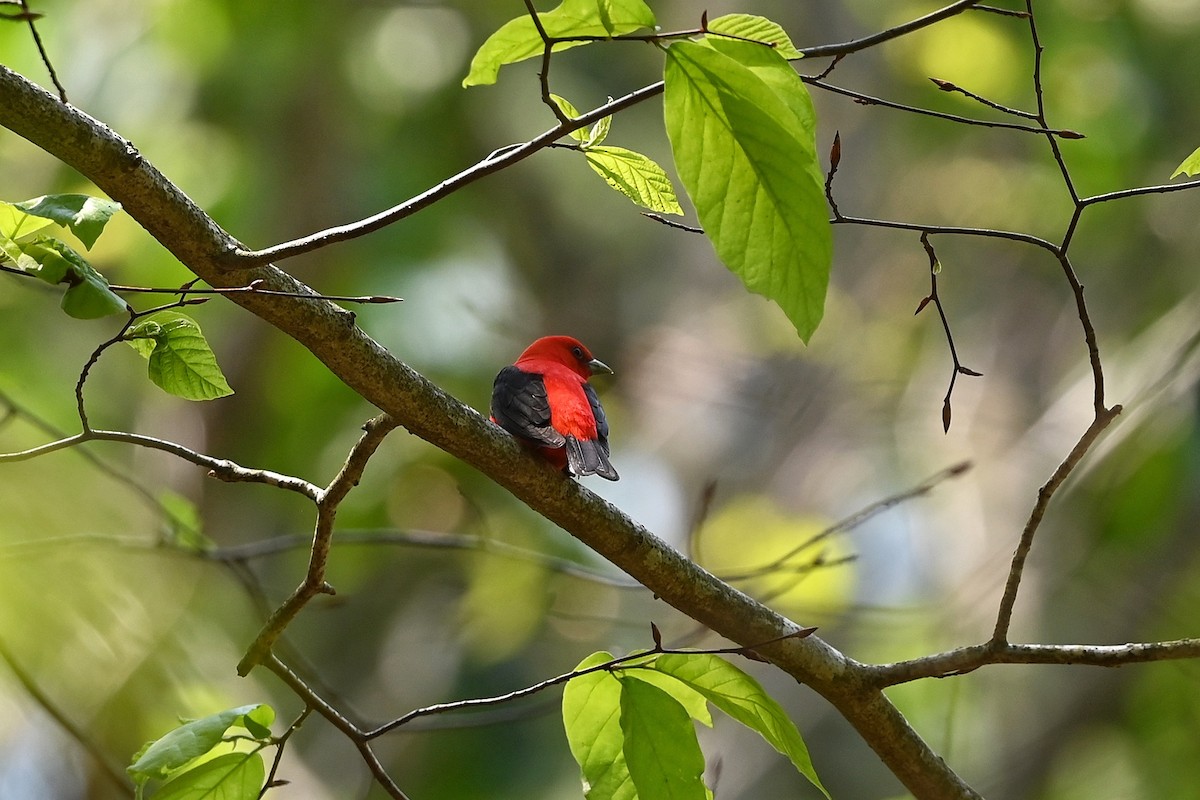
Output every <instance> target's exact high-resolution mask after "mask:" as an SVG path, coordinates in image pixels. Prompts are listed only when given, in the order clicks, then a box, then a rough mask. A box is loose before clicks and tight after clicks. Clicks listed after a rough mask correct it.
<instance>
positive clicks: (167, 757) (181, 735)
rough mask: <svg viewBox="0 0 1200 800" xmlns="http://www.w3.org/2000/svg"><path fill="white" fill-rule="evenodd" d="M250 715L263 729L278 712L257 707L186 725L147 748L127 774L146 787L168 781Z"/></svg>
mask: <svg viewBox="0 0 1200 800" xmlns="http://www.w3.org/2000/svg"><path fill="white" fill-rule="evenodd" d="M248 715H253V717H254V719H255V721H256V722H258V723H259V724H260V725H261V724H262V722H263V720H273V719H274V716H275V712H274V710H273V709H271V707H270V706H268V705H266V704H263V703H256V704H254V705H248V706H238V707H237V708H230V709H226V710H225V711H219V712H217V713H216V714H210V715H209V716H207V717H203V718H201V719H196V720H192V721H191V722H186V723H184V724H183V725H180V726H179V727H178V728H176V729H175V730H173V731H170V732H169V733H167V734H166V735H165V736H163V737H161V738H160V739H158V740H156V741H153V742H150V743H149V744H147V745H146V746H145V747H143V748H142V750H141V752H140V753H138V755H137V757H136V758H135V759H134V762H133V763H132V764H130V765H129V767H127V768H126V771H127V772H128V773H129V775H130V777H132V778H133V779H134V781H135V782H137V783H144V782H145V781H147V780H149V779H151V778H156V779H159V780H161V779H164V778H166V777H167V776H168V775H169V774H170V773H171V772H172V771H174V770H177V769H179V768H180V767H182V766H184V765H185V764H187V763H188V762H189V761H191V760H192V759H193V758H198V757H199V756H202V755H204V754H205V753H207V752H208V751H210V750H212V749H213V748H214V747H216V746H217V745H218V744H220V743H221V741H222V738H223V737H224V736H225V731H227V730H229V729H230V728H232V727H233V726H234V725H239V724H242V723H243V722H244V718H245V717H247V716H248ZM267 724H268V725H269V724H270V722H269V721H268V722H267ZM235 755H236V754H235ZM214 760H216V759H214ZM209 763H211V762H209ZM164 788H165V787H164ZM259 788H261V783H260V787H259Z"/></svg>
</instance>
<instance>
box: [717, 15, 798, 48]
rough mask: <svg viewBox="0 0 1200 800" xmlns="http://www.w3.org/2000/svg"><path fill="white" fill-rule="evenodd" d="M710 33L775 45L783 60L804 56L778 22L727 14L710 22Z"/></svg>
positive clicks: (764, 18) (753, 16) (751, 16)
mask: <svg viewBox="0 0 1200 800" xmlns="http://www.w3.org/2000/svg"><path fill="white" fill-rule="evenodd" d="M708 31H709V32H710V33H727V34H729V35H731V36H737V37H739V38H742V39H750V40H752V41H755V42H763V43H765V44H771V45H774V50H775V52H776V53H777V54H779V55H780V56H781V57H782V58H787V59H793V58H803V57H804V54H803V53H801V52H800V51H799V50H797V49H796V45H794V44H792V40H791V37H789V36H788V35H787V33H786V32H785V31H784V30H783V28H782V27H781V26H780V25H779V23H777V22H772V21H771V20H769V19H767V18H766V17H757V16H755V15H753V14H726V15H725V16H723V17H717V18H716V19H710V20H709V21H708Z"/></svg>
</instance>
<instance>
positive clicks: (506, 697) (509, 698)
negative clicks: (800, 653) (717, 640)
mask: <svg viewBox="0 0 1200 800" xmlns="http://www.w3.org/2000/svg"><path fill="white" fill-rule="evenodd" d="M651 629H652V630H653V631H654V635H655V637H656V638H658V628H657V627H655V626H654V625H653V624H652V625H651ZM814 631H816V628H801V629H798V630H795V631H792V632H791V633H788V634H785V635H783V636H778V637H776V638H774V639H771V640H769V641H765V642H759V643H757V644H754V645H751V646H735V647H716V648H711V649H686V650H685V649H673V648H668V647H663V646H662V643H661V642H660V641H656V642H655V644H654V647H652V648H651V649H649V650H641V651H637V652H634V653H629V654H628V655H624V656H619V657H617V658H613V659H610V660H608V661H605V662H604V663H603V664H596V665H593V666H591V667H585V668H584V669H579V670H572V671H570V672H564V673H563V674H561V675H556V676H554V677H553V678H547V679H546V680H544V681H539V682H538V683H535V684H533V685H532V686H527V687H525V688H523V689H517V690H516V691H512V692H506V693H505V694H501V695H495V696H493V697H479V698H474V699H471V700H456V701H453V702H450V703H438V704H436V705H432V706H425V707H424V708H418V709H414V710H413V711H410V712H408V713H407V714H405V715H403V716H401V717H397V718H396V719H394V720H392V721H391V722H388V723H386V724H384V725H380V726H379V727H378V728H375V729H374V730H371V731H367V732H366V733H365V734H364V738H366V739H374V738H377V737H379V736H382V735H383V734H385V733H388V732H390V731H394V730H395V729H397V728H399V727H401V726H402V725H405V724H407V723H409V722H412V721H413V720H415V719H419V718H421V717H426V716H429V715H431V714H445V713H447V712H451V711H465V710H469V709H476V708H486V707H488V706H494V705H499V704H502V703H511V702H513V701H514V700H519V699H521V698H523V697H529V696H530V695H534V694H537V693H538V692H542V691H545V690H546V689H549V688H551V687H552V686H558V685H559V684H562V683H566V682H567V681H570V680H574V679H575V678H581V677H583V676H584V675H591V674H592V673H595V672H613V671H615V670H617V669H620V668H625V669H628V668H631V667H636V666H638V665H639V664H644V663H645V662H647V661H649V660H653V659H654V658H657V657H658V656H661V655H670V654H676V655H745V656H749V657H751V658H753V659H755V660H761V657H760V656H758V655H757V654H756V653H755V652H754V651H755V650H756V649H758V648H762V647H767V646H768V645H772V644H777V643H779V642H782V641H784V640H785V639H803V638H805V637H806V636H810V635H812V633H813V632H814Z"/></svg>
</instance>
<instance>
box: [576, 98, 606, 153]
mask: <svg viewBox="0 0 1200 800" xmlns="http://www.w3.org/2000/svg"><path fill="white" fill-rule="evenodd" d="M608 101H609V102H610V103H611V102H612V98H611V97H610V98H608ZM611 127H612V114H609V115H608V116H607V117H601V118H600V119H599V121H598V122H597V123H596V124H595V125H593V126H592V129H591V130H590V131H588V137H587V141H586V142H584V143H583V145H584V147H595V146H596V145H599V144H603V143H604V140H605V139H607V138H608V129H609V128H611Z"/></svg>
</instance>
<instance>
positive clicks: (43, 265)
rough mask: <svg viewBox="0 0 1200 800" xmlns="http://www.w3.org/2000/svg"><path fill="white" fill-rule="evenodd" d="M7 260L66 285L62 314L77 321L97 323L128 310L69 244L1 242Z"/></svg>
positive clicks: (44, 238) (45, 238)
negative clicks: (110, 315) (84, 320)
mask: <svg viewBox="0 0 1200 800" xmlns="http://www.w3.org/2000/svg"><path fill="white" fill-rule="evenodd" d="M0 249H2V250H3V251H4V254H5V257H6V258H9V259H10V260H12V261H14V262H15V263H16V265H17V267H18V268H19V269H22V270H24V271H25V272H28V273H29V274H31V275H35V276H37V277H38V278H40V279H41V280H43V281H45V282H46V283H49V284H59V283H66V284H68V288H67V291H66V293H65V294H64V295H63V299H62V309H63V311H65V312H67V313H68V314H70V315H71V316H72V317H75V318H76V319H95V318H97V317H105V316H108V315H109V314H120V313H123V312H124V311H126V310H127V308H128V306H127V305H126V303H125V301H124V300H122V299H121V298H120V297H119V296H118V295H116V294H115V293H113V291H112V289H110V288H109V286H108V280H106V279H105V277H104V276H103V275H101V274H100V273H99V272H97V271H96V270H95V269H94V268H93V267H92V265H91V264H89V263H88V262H87V259H85V258H84V257H83V256H81V255H79V253H77V252H75V250H73V249H72V248H71V247H70V246H69V245H68V244H67V243H66V242H62V241H60V240H58V239H54V238H52V237H50V236H35V237H34V238H33V239H30V240H27V241H21V242H15V241H13V240H12V239H4V240H3V241H0Z"/></svg>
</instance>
